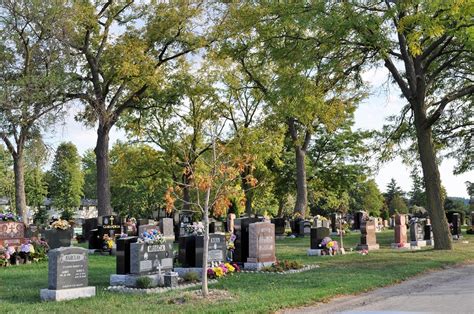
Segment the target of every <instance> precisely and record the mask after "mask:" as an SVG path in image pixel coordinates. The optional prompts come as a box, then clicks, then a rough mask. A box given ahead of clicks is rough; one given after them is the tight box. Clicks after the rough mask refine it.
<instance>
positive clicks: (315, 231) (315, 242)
mask: <svg viewBox="0 0 474 314" xmlns="http://www.w3.org/2000/svg"><path fill="white" fill-rule="evenodd" d="M329 233H330V231H329V228H325V227H318V228H311V249H312V250H319V249H320V248H321V247H320V246H319V245H320V244H321V242H322V241H323V239H324V238H325V237H329Z"/></svg>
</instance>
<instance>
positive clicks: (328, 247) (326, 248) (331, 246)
mask: <svg viewBox="0 0 474 314" xmlns="http://www.w3.org/2000/svg"><path fill="white" fill-rule="evenodd" d="M319 247H320V248H321V250H322V252H321V254H322V255H336V253H337V251H339V245H338V243H337V241H333V240H332V239H331V238H330V237H325V238H324V239H323V240H322V241H321V243H320V244H319Z"/></svg>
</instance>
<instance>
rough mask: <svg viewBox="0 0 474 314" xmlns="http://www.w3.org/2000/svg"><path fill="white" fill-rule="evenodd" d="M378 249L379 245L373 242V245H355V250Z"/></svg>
mask: <svg viewBox="0 0 474 314" xmlns="http://www.w3.org/2000/svg"><path fill="white" fill-rule="evenodd" d="M378 249H380V245H378V244H373V245H367V244H358V245H357V247H356V250H357V251H362V250H367V251H372V250H378Z"/></svg>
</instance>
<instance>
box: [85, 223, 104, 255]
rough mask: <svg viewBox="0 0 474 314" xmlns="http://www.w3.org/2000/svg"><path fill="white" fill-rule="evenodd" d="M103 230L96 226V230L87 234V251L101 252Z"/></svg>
mask: <svg viewBox="0 0 474 314" xmlns="http://www.w3.org/2000/svg"><path fill="white" fill-rule="evenodd" d="M102 237H103V229H102V227H101V226H98V227H97V229H92V230H91V231H90V232H89V239H88V240H89V249H90V250H102V247H103V242H104V241H103V239H102Z"/></svg>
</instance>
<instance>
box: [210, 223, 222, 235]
mask: <svg viewBox="0 0 474 314" xmlns="http://www.w3.org/2000/svg"><path fill="white" fill-rule="evenodd" d="M209 233H224V224H223V223H222V222H221V221H212V222H210V223H209Z"/></svg>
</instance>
